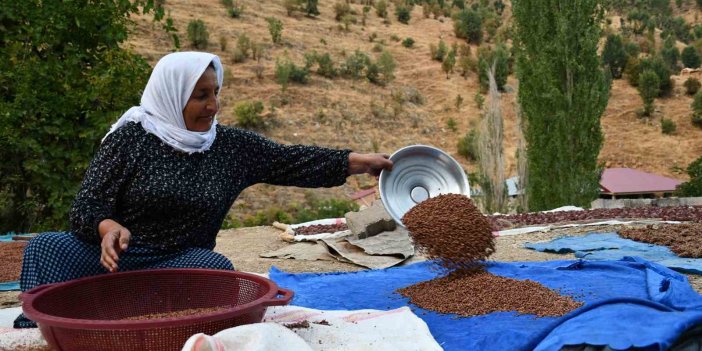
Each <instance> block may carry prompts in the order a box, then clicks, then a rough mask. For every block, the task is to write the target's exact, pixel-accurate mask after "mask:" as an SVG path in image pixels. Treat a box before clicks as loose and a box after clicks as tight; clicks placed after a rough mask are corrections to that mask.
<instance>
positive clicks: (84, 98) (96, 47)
mask: <svg viewBox="0 0 702 351" xmlns="http://www.w3.org/2000/svg"><path fill="white" fill-rule="evenodd" d="M0 12H2V15H0V17H2V20H1V22H2V28H3V29H2V30H1V31H0V47H2V50H0V67H2V69H0V160H2V161H0V232H5V231H10V230H12V231H17V232H27V231H32V232H40V231H44V230H49V229H51V230H63V229H67V226H68V220H67V218H68V216H67V213H68V210H69V209H70V206H71V203H72V201H73V199H74V197H75V194H76V193H77V191H78V189H79V187H80V181H81V179H82V178H83V174H84V172H85V169H86V168H87V166H88V164H89V162H90V160H91V159H92V157H93V155H94V154H95V151H96V150H97V148H98V147H99V145H100V140H101V139H102V137H103V136H104V135H105V133H106V132H107V130H108V129H109V126H110V125H111V123H112V122H114V121H115V120H116V119H117V118H118V117H119V116H120V115H121V114H122V113H124V111H126V110H127V108H129V107H131V106H133V105H135V104H138V103H139V96H140V92H141V89H143V87H144V85H145V83H146V79H147V78H148V74H149V72H150V67H149V65H148V64H147V63H146V61H145V60H143V59H142V58H141V57H140V56H138V55H136V54H133V53H132V52H130V51H128V50H126V49H123V48H121V46H120V44H121V43H123V42H124V41H125V40H126V39H127V34H128V25H129V23H130V20H129V16H130V15H133V14H147V13H153V14H154V17H155V18H156V19H157V20H161V19H163V9H160V10H159V9H156V10H154V2H153V1H151V0H149V1H146V0H144V1H141V0H135V1H131V2H129V1H117V0H114V1H111V0H105V1H99V2H95V1H88V0H76V1H69V2H58V1H40V0H27V1H9V2H5V3H3V5H2V10H0ZM169 26H170V28H169ZM164 28H166V30H167V31H170V32H172V31H173V30H174V28H172V22H171V21H169V20H166V23H165V24H164Z"/></svg>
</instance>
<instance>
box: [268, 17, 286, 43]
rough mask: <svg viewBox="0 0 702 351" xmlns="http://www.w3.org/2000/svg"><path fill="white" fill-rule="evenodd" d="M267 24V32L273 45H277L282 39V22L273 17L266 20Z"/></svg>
mask: <svg viewBox="0 0 702 351" xmlns="http://www.w3.org/2000/svg"><path fill="white" fill-rule="evenodd" d="M266 21H267V22H268V32H269V33H270V34H271V40H272V41H273V43H274V44H279V43H280V42H281V40H282V39H283V22H281V21H280V20H279V19H277V18H275V17H268V18H266Z"/></svg>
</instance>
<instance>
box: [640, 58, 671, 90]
mask: <svg viewBox="0 0 702 351" xmlns="http://www.w3.org/2000/svg"><path fill="white" fill-rule="evenodd" d="M646 70H652V71H653V72H655V73H656V75H657V76H658V82H659V87H660V90H659V93H658V96H670V94H671V93H672V91H673V84H674V83H673V80H671V79H670V74H671V73H670V68H668V65H667V64H666V63H665V62H664V61H663V59H662V58H661V57H660V56H656V57H651V58H646V59H643V60H641V63H640V64H639V72H644V71H646ZM639 81H640V80H639Z"/></svg>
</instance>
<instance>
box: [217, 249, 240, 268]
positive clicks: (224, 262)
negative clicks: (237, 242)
mask: <svg viewBox="0 0 702 351" xmlns="http://www.w3.org/2000/svg"><path fill="white" fill-rule="evenodd" d="M214 255H215V258H213V264H214V265H215V267H213V268H214V269H222V270H228V271H233V270H235V269H234V264H233V263H232V261H230V260H229V259H228V258H226V257H224V255H222V254H219V253H216V252H215V253H214Z"/></svg>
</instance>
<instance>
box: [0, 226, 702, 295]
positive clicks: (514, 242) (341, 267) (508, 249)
mask: <svg viewBox="0 0 702 351" xmlns="http://www.w3.org/2000/svg"><path fill="white" fill-rule="evenodd" d="M625 228H629V226H623V225H620V226H599V227H581V228H565V229H559V230H552V231H549V232H545V233H540V232H536V233H528V234H520V235H513V236H503V237H498V238H496V240H495V253H494V254H492V255H491V256H490V258H489V259H490V260H494V261H502V262H527V261H546V260H572V259H575V256H574V255H573V254H565V255H559V254H552V253H545V252H538V251H534V250H529V249H525V248H524V244H525V243H526V242H541V241H548V240H552V239H555V238H558V237H561V236H566V235H585V234H587V233H589V232H593V231H596V232H611V231H617V230H622V229H625ZM280 233H281V231H280V230H278V229H276V228H274V227H270V226H262V227H251V228H242V229H230V230H223V231H221V232H220V233H219V236H218V238H217V247H216V248H215V251H217V252H220V253H222V254H223V255H225V256H226V257H228V258H229V259H230V260H231V261H232V262H233V263H234V266H235V267H236V268H237V269H238V270H241V271H245V272H254V273H267V272H268V271H269V270H270V268H271V267H272V266H275V267H277V268H278V269H281V270H283V271H286V272H350V271H358V270H362V269H363V268H362V267H359V266H356V265H354V264H350V263H343V262H339V261H301V260H293V259H279V258H261V257H259V254H261V253H264V252H268V251H272V250H276V249H279V248H282V247H284V246H286V245H289V243H286V242H284V241H282V240H280V238H279V234H280ZM420 259H421V257H415V258H413V259H412V260H411V262H413V261H416V260H420ZM687 277H688V279H689V280H690V283H691V284H692V286H693V288H695V290H696V291H697V292H699V293H702V276H698V275H687ZM18 297H19V292H17V291H10V292H0V308H7V307H16V306H20V302H19V298H18Z"/></svg>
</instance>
